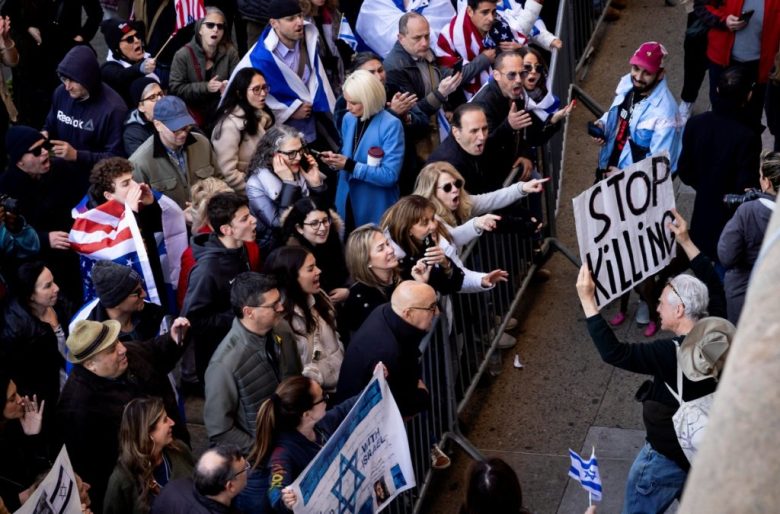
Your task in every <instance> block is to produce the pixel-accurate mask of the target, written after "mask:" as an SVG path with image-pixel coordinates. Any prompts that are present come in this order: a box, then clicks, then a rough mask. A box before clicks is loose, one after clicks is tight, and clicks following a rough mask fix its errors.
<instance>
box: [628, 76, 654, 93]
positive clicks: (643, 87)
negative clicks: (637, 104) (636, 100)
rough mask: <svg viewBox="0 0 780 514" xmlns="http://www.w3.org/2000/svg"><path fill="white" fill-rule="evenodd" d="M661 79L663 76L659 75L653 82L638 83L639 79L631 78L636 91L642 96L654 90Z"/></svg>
mask: <svg viewBox="0 0 780 514" xmlns="http://www.w3.org/2000/svg"><path fill="white" fill-rule="evenodd" d="M660 81H661V77H660V76H657V77H656V78H655V79H654V80H653V81H652V82H650V83H649V84H640V85H637V81H636V80H634V79H631V84H632V85H633V86H634V93H636V94H638V95H640V96H646V95H648V94H649V93H650V91H652V90H653V88H654V87H655V86H656V85H657V84H658V82H660Z"/></svg>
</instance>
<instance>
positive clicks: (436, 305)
mask: <svg viewBox="0 0 780 514" xmlns="http://www.w3.org/2000/svg"><path fill="white" fill-rule="evenodd" d="M409 308H410V309H417V310H418V311H428V312H436V309H438V308H439V304H438V303H434V304H433V305H430V306H429V307H415V306H414V305H412V306H411V307H409Z"/></svg>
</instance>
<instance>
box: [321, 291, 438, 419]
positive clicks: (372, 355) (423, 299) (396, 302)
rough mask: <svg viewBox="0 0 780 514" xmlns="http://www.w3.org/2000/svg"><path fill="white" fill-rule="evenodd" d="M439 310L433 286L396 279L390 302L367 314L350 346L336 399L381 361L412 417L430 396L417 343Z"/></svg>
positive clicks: (357, 386) (358, 386) (356, 388)
mask: <svg viewBox="0 0 780 514" xmlns="http://www.w3.org/2000/svg"><path fill="white" fill-rule="evenodd" d="M438 311H439V307H438V305H437V303H436V292H435V291H434V290H433V288H432V287H431V286H429V285H428V284H424V283H422V282H414V281H411V280H408V281H406V282H401V283H400V284H398V287H396V288H395V291H394V292H393V296H392V298H391V299H390V303H386V304H383V305H380V306H379V307H377V308H376V309H374V312H372V313H371V314H369V316H368V318H366V321H365V322H363V325H362V326H361V327H360V328H359V329H358V331H357V332H356V333H355V335H354V336H353V338H352V342H351V343H350V344H349V346H348V347H347V352H346V355H345V356H344V362H343V363H342V364H341V373H340V374H339V384H338V387H337V388H336V391H337V393H336V396H337V398H338V401H343V400H346V399H347V398H351V397H352V396H354V395H356V394H359V393H360V392H361V391H362V390H363V388H364V387H365V386H366V385H367V384H368V383H369V381H370V380H371V377H372V375H373V373H374V367H376V365H377V363H379V362H382V363H383V364H384V365H385V367H386V368H387V372H388V374H387V383H388V384H389V385H390V390H391V391H392V392H393V397H395V401H396V403H397V404H398V408H399V409H400V411H401V415H402V416H403V417H405V418H408V417H411V416H414V415H415V414H417V413H418V412H421V411H423V410H425V409H426V408H427V407H428V404H429V400H430V398H429V395H428V389H427V388H426V387H425V384H424V383H423V381H422V369H421V367H420V364H419V360H420V350H419V346H420V341H422V339H423V337H425V335H426V334H427V333H428V331H429V330H430V329H431V326H433V320H434V318H435V317H436V314H437V313H438Z"/></svg>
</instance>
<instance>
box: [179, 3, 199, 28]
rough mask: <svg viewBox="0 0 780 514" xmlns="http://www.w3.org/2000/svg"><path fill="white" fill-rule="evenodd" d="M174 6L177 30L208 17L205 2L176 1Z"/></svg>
mask: <svg viewBox="0 0 780 514" xmlns="http://www.w3.org/2000/svg"><path fill="white" fill-rule="evenodd" d="M173 6H174V8H175V9H176V30H180V29H182V28H183V27H186V26H187V25H189V24H190V23H192V22H194V21H196V20H199V19H201V18H203V17H204V16H206V8H205V7H203V0H176V2H175V3H174V4H173Z"/></svg>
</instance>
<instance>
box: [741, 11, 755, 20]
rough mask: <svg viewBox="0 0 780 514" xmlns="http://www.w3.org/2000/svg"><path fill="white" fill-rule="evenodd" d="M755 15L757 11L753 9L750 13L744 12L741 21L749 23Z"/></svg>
mask: <svg viewBox="0 0 780 514" xmlns="http://www.w3.org/2000/svg"><path fill="white" fill-rule="evenodd" d="M755 13H756V10H755V9H751V10H749V11H742V14H740V15H739V21H744V22H745V23H748V22H749V21H750V18H752V17H753V15H754V14H755Z"/></svg>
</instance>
